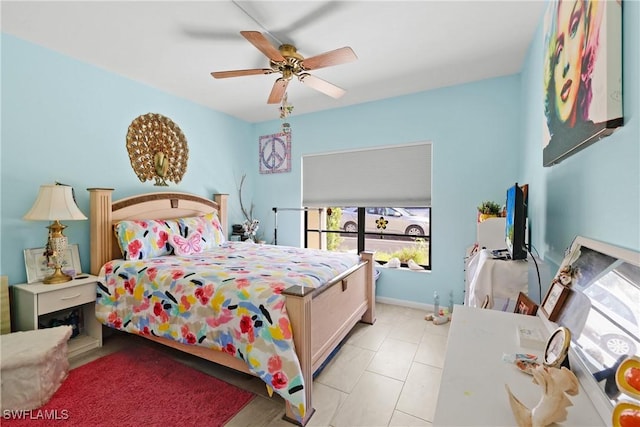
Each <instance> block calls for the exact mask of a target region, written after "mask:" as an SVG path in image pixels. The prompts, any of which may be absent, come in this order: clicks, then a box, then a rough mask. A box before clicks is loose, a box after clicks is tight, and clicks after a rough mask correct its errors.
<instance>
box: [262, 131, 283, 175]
mask: <svg viewBox="0 0 640 427" xmlns="http://www.w3.org/2000/svg"><path fill="white" fill-rule="evenodd" d="M258 162H259V163H260V173H280V172H291V133H284V132H283V133H274V134H273V135H263V136H261V137H260V140H259V152H258Z"/></svg>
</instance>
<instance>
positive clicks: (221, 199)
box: [213, 194, 229, 238]
mask: <svg viewBox="0 0 640 427" xmlns="http://www.w3.org/2000/svg"><path fill="white" fill-rule="evenodd" d="M228 200H229V195H228V194H214V195H213V201H214V202H216V203H217V204H218V219H220V225H221V226H222V231H223V233H224V236H225V237H227V238H228V236H229V228H228V227H229V224H228V222H229V218H227V203H228Z"/></svg>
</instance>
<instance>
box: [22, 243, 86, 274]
mask: <svg viewBox="0 0 640 427" xmlns="http://www.w3.org/2000/svg"><path fill="white" fill-rule="evenodd" d="M24 265H25V268H26V270H27V283H35V282H41V281H42V280H43V279H44V278H45V277H47V276H49V275H51V274H53V272H54V269H53V268H51V267H49V265H48V263H47V257H45V256H44V248H31V249H25V250H24ZM68 270H73V271H74V274H71V276H74V275H78V274H80V273H82V266H81V265H80V248H79V246H78V245H77V244H71V245H68V246H67V249H66V250H65V251H64V255H63V257H62V271H63V272H65V271H68Z"/></svg>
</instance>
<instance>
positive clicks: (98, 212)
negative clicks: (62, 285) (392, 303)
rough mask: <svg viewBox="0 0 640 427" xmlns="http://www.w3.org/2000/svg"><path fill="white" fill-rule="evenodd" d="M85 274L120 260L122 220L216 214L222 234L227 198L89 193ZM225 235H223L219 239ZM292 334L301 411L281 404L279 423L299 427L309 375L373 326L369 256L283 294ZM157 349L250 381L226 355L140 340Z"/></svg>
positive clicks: (95, 190)
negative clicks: (358, 331) (363, 327)
mask: <svg viewBox="0 0 640 427" xmlns="http://www.w3.org/2000/svg"><path fill="white" fill-rule="evenodd" d="M88 191H89V193H90V201H89V203H90V211H91V213H90V223H91V224H90V228H91V229H90V232H91V274H94V275H98V274H99V272H100V268H101V267H102V266H103V265H104V264H105V263H106V262H108V261H110V260H112V259H118V258H122V254H121V252H120V248H119V246H118V243H117V241H116V238H115V234H114V232H113V225H114V224H115V223H116V222H118V221H121V220H125V219H128V220H130V219H171V218H178V217H188V216H198V215H203V214H206V213H209V212H212V211H214V210H217V212H218V216H219V218H220V222H221V224H222V229H223V230H225V232H227V231H228V230H229V228H228V224H227V197H228V195H227V194H216V195H214V200H213V201H212V200H208V199H206V198H203V197H200V196H197V195H193V194H188V193H178V192H170V193H168V192H159V193H147V194H141V195H139V196H133V197H128V198H125V199H121V200H118V201H115V202H112V192H113V189H108V188H89V189H88ZM225 235H227V234H226V233H225ZM283 294H284V295H285V297H286V307H287V312H288V315H289V320H290V322H291V327H292V330H293V341H294V344H295V347H296V353H297V355H298V359H299V361H300V366H301V368H302V374H303V377H304V382H305V396H306V402H307V411H306V414H305V416H304V418H303V419H302V421H298V420H296V418H295V416H294V415H293V412H292V411H291V408H290V405H289V403H288V402H287V405H286V408H285V419H287V420H288V421H291V422H294V423H296V424H300V425H303V426H304V425H305V424H306V423H307V422H308V421H309V419H310V418H311V416H312V415H313V412H314V409H313V405H312V390H313V373H314V372H315V371H316V370H317V369H318V368H319V367H320V366H321V365H322V363H323V362H324V361H326V359H327V357H328V356H329V355H330V354H331V352H332V351H333V350H334V349H335V348H336V347H337V346H338V345H339V344H340V342H341V341H342V340H343V339H344V338H345V336H346V335H347V334H348V333H349V331H350V330H351V329H352V328H353V326H355V324H356V323H358V322H360V321H362V322H364V323H368V324H373V323H374V322H375V281H374V262H373V253H372V252H363V253H362V254H361V263H360V264H359V265H357V266H355V267H353V268H351V269H349V270H348V271H346V272H344V273H342V274H340V275H339V276H337V277H335V278H334V279H333V280H332V281H331V282H329V283H327V284H326V285H324V286H322V287H321V288H318V289H311V288H305V287H301V286H293V287H291V288H289V289H287V290H285V291H284V292H283ZM144 337H145V338H149V339H151V340H153V341H156V342H158V343H161V344H164V345H167V346H170V347H173V348H176V349H179V350H182V351H184V352H187V353H190V354H193V355H196V356H199V357H202V358H204V359H207V360H210V361H212V362H215V363H219V364H221V365H224V366H227V367H230V368H232V369H235V370H238V371H241V372H244V373H248V374H250V375H253V374H252V373H251V372H250V371H249V370H248V368H247V366H246V365H245V363H244V362H243V361H242V360H240V359H237V358H235V357H233V356H231V355H229V354H226V353H223V352H220V351H215V350H211V349H208V348H205V347H199V346H195V345H185V344H181V343H178V342H174V341H171V340H168V339H165V338H158V337H153V336H148V335H144Z"/></svg>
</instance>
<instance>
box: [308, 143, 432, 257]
mask: <svg viewBox="0 0 640 427" xmlns="http://www.w3.org/2000/svg"><path fill="white" fill-rule="evenodd" d="M431 150H432V144H431V143H430V142H419V143H412V144H403V145H393V146H384V147H374V148H368V149H362V150H351V151H341V152H333V153H324V154H313V155H306V156H303V157H302V204H303V206H305V207H306V211H305V232H306V234H305V245H306V246H307V247H310V248H322V249H329V250H343V251H344V250H348V251H354V252H355V251H358V252H360V251H362V250H373V251H375V252H376V260H379V261H381V262H385V261H388V260H389V259H390V258H393V257H397V258H399V259H400V260H401V262H403V263H404V264H405V265H406V263H407V262H409V260H410V259H413V260H414V261H415V262H416V263H417V264H419V265H422V266H424V268H428V269H430V268H431V244H432V242H431V157H432V156H431V154H432V153H431ZM403 206H404V207H403Z"/></svg>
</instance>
